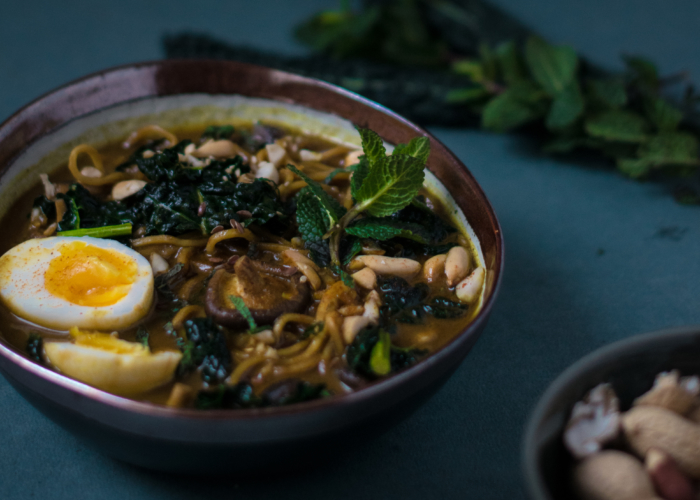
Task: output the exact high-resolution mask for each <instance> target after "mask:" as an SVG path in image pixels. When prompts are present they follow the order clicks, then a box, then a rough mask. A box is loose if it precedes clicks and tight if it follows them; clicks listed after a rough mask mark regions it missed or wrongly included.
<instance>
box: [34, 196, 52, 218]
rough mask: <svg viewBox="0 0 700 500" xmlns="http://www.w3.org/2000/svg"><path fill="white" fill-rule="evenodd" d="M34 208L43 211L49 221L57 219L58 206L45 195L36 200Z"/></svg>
mask: <svg viewBox="0 0 700 500" xmlns="http://www.w3.org/2000/svg"><path fill="white" fill-rule="evenodd" d="M32 208H38V209H39V210H41V211H42V212H43V213H44V215H45V216H46V217H47V218H48V219H53V218H54V217H56V204H55V203H54V202H53V201H51V200H49V199H48V198H47V197H46V196H44V195H43V194H42V195H41V196H37V197H36V198H34V203H33V204H32Z"/></svg>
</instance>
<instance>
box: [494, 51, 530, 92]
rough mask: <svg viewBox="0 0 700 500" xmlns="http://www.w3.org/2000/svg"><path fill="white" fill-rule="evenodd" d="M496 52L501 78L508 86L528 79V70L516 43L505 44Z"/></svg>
mask: <svg viewBox="0 0 700 500" xmlns="http://www.w3.org/2000/svg"><path fill="white" fill-rule="evenodd" d="M495 52H496V58H497V60H498V68H499V69H500V72H501V78H502V80H503V81H504V82H506V84H508V85H514V84H516V83H518V82H521V81H523V80H525V79H526V78H527V70H526V69H525V66H524V64H523V61H522V58H521V57H520V54H519V52H518V48H517V46H516V45H515V42H514V41H512V40H510V41H507V42H503V43H502V44H500V45H499V46H498V47H496V51H495Z"/></svg>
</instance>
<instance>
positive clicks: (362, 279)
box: [351, 267, 377, 290]
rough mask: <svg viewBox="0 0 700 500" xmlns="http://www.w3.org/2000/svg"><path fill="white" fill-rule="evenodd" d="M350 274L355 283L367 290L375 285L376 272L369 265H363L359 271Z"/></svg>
mask: <svg viewBox="0 0 700 500" xmlns="http://www.w3.org/2000/svg"><path fill="white" fill-rule="evenodd" d="M351 276H352V279H354V280H355V283H357V284H358V285H360V286H361V287H362V288H366V289H367V290H372V289H374V287H375V286H377V274H376V273H375V272H374V271H372V269H370V268H369V267H365V268H364V269H362V270H361V271H357V272H356V273H353V274H351Z"/></svg>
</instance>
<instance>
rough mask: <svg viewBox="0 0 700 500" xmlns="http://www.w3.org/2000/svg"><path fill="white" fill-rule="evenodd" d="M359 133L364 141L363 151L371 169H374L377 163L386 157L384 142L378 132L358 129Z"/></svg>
mask: <svg viewBox="0 0 700 500" xmlns="http://www.w3.org/2000/svg"><path fill="white" fill-rule="evenodd" d="M357 131H358V132H359V133H360V138H361V139H362V151H364V153H365V157H366V158H367V162H368V163H369V168H370V169H372V168H373V167H374V165H375V164H376V163H378V162H380V161H381V160H382V159H383V158H384V157H385V156H386V149H384V142H383V141H382V138H381V137H379V135H378V134H377V133H376V132H374V131H372V130H370V129H368V128H358V129H357Z"/></svg>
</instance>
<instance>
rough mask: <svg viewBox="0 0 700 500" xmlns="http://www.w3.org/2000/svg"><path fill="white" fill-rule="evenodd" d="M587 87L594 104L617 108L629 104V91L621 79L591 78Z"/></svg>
mask: <svg viewBox="0 0 700 500" xmlns="http://www.w3.org/2000/svg"><path fill="white" fill-rule="evenodd" d="M586 87H587V90H588V96H589V98H590V99H591V101H592V102H593V104H596V105H598V106H600V107H603V108H613V109H615V108H621V107H622V106H624V105H625V104H627V91H626V90H625V83H624V82H623V81H622V80H621V79H618V78H609V79H607V80H590V81H589V82H588V83H587V86H586Z"/></svg>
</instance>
